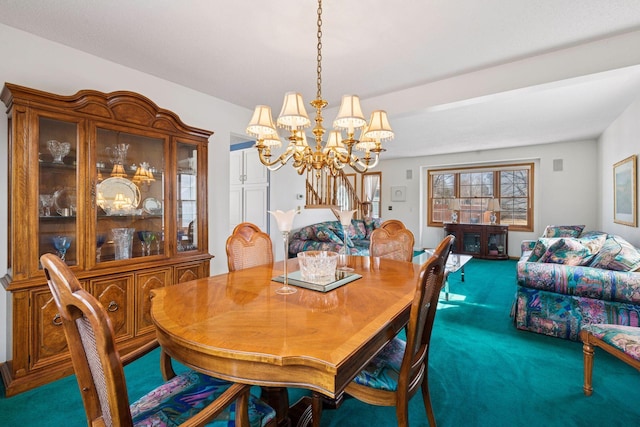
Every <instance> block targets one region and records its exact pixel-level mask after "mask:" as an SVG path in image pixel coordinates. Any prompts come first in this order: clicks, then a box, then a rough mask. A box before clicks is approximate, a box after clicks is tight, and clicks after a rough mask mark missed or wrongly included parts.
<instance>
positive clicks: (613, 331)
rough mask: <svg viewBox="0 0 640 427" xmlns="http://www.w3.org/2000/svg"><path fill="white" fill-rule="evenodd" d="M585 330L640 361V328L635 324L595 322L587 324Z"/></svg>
mask: <svg viewBox="0 0 640 427" xmlns="http://www.w3.org/2000/svg"><path fill="white" fill-rule="evenodd" d="M583 329H584V330H586V331H589V332H591V333H592V334H593V336H594V337H596V338H598V339H601V340H602V341H604V342H606V343H607V344H610V345H612V346H614V347H616V348H617V349H619V350H621V351H622V352H624V353H626V354H628V355H629V356H631V357H632V358H634V359H635V360H638V361H640V328H638V327H635V326H620V325H606V324H595V325H586V326H585V327H584V328H583Z"/></svg>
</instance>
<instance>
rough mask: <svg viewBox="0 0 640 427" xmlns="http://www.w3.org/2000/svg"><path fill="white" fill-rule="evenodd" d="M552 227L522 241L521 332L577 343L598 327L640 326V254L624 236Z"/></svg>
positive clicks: (516, 310)
mask: <svg viewBox="0 0 640 427" xmlns="http://www.w3.org/2000/svg"><path fill="white" fill-rule="evenodd" d="M582 228H583V226H549V227H547V229H546V230H545V234H544V235H543V237H541V238H539V239H538V240H537V241H533V240H532V241H529V240H526V241H523V242H522V245H521V249H522V256H521V257H520V260H519V261H518V264H517V274H516V276H517V290H516V300H515V303H514V307H513V308H514V313H513V314H514V322H515V325H516V327H517V328H518V329H522V330H527V331H532V332H537V333H540V334H546V335H551V336H555V337H559V338H565V339H570V340H574V341H577V340H578V339H579V336H578V334H579V333H580V328H581V327H582V326H583V325H587V324H594V323H608V324H616V325H626V326H640V251H639V250H638V249H637V248H635V247H633V246H632V245H631V244H630V243H628V242H627V241H626V240H624V239H623V238H622V237H620V236H616V235H611V234H606V233H603V232H599V231H590V232H582Z"/></svg>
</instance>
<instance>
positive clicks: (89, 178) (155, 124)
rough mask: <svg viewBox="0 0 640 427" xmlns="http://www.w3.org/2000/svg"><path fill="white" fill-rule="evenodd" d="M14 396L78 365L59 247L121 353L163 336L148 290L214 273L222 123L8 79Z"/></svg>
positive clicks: (124, 98) (6, 377)
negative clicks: (216, 137)
mask: <svg viewBox="0 0 640 427" xmlns="http://www.w3.org/2000/svg"><path fill="white" fill-rule="evenodd" d="M0 98H1V99H2V101H3V102H4V103H5V105H6V106H7V116H8V120H9V127H8V129H9V136H8V140H9V169H10V170H9V197H8V209H9V230H8V236H9V260H8V267H9V269H8V274H7V275H6V276H5V277H3V278H2V279H0V280H1V281H2V285H3V286H4V288H5V289H6V290H7V291H8V292H9V293H10V304H11V310H12V313H11V322H12V324H11V329H10V330H11V332H10V334H11V337H10V340H11V344H10V348H11V360H8V361H7V363H5V364H4V365H2V367H1V370H0V371H1V373H2V379H3V381H4V384H5V388H6V394H7V396H12V395H15V394H17V393H20V392H23V391H25V390H28V389H31V388H34V387H36V386H39V385H42V384H45V383H47V382H50V381H53V380H55V379H58V378H60V377H62V376H65V375H68V374H70V373H72V372H73V368H72V366H71V362H70V359H69V356H68V351H67V345H66V340H65V336H64V331H63V329H62V325H61V323H60V319H59V315H58V313H57V310H56V307H55V304H54V302H53V300H52V297H51V294H50V292H49V289H48V287H47V284H46V279H45V276H44V273H43V270H42V267H41V265H40V262H39V259H40V256H41V255H42V254H44V253H57V254H58V256H60V257H61V258H63V259H64V260H65V262H66V263H67V264H68V265H69V266H70V267H71V269H72V270H73V271H74V273H75V274H76V276H77V277H78V279H79V280H80V282H81V284H82V286H84V288H85V289H87V290H88V291H89V292H91V293H92V294H93V295H94V296H96V297H97V298H98V300H100V302H101V303H102V304H103V306H104V307H105V308H106V309H107V310H108V312H109V315H110V317H111V321H112V325H113V328H114V330H115V333H116V336H117V341H118V349H119V351H120V352H121V353H122V354H125V353H128V352H130V351H133V350H135V349H136V348H139V347H140V346H141V345H142V344H144V343H147V342H149V341H150V340H151V339H153V338H154V337H155V331H154V327H153V324H152V323H151V319H150V317H149V316H150V314H149V309H150V291H151V290H152V289H154V288H158V287H162V286H168V285H174V284H177V283H180V282H183V281H187V280H191V279H195V278H199V277H205V276H208V275H209V263H210V260H211V258H212V257H211V255H209V253H208V247H207V241H208V229H207V192H206V183H207V143H208V139H209V137H210V136H211V134H212V132H209V131H206V130H202V129H196V128H193V127H190V126H187V125H185V124H184V123H182V121H181V120H180V119H179V118H178V116H177V115H176V114H174V113H172V112H171V111H167V110H164V109H161V108H159V107H158V106H156V105H155V104H154V103H153V102H152V101H150V100H149V99H147V98H145V97H144V96H141V95H138V94H136V93H132V92H124V91H122V92H112V93H101V92H97V91H92V90H83V91H80V92H78V93H76V94H75V95H71V96H60V95H54V94H50V93H46V92H41V91H38V90H34V89H29V88H25V87H21V86H17V85H13V84H9V83H7V84H6V85H5V87H4V89H3V91H2V93H1V94H0Z"/></svg>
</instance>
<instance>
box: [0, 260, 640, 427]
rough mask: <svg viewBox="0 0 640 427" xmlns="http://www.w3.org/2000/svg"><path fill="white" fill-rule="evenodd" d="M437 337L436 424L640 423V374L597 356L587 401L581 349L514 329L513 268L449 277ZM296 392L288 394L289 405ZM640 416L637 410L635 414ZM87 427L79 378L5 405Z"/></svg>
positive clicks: (146, 368) (495, 266)
mask: <svg viewBox="0 0 640 427" xmlns="http://www.w3.org/2000/svg"><path fill="white" fill-rule="evenodd" d="M449 280H450V286H451V293H452V294H451V297H450V300H449V301H448V302H446V301H441V302H440V305H439V311H438V315H437V317H436V322H435V326H434V331H433V337H432V342H431V345H432V348H431V353H430V364H429V365H430V366H429V369H430V371H429V375H430V377H429V384H430V389H431V396H432V400H433V406H434V410H435V414H436V420H437V422H438V426H440V427H447V426H451V427H453V426H456V427H458V426H510V427H511V426H545V427H547V426H563V427H569V426H632V425H639V424H640V409H639V408H637V407H635V406H634V404H633V403H632V402H634V401H637V399H640V387H639V386H640V374H639V373H638V372H637V371H635V370H634V369H633V368H631V367H629V366H628V365H626V364H624V363H622V362H620V361H619V360H617V359H615V358H613V357H611V356H609V355H608V354H606V353H604V352H602V351H601V350H600V349H596V358H595V368H594V383H593V385H594V394H593V396H591V397H586V396H584V395H583V393H582V380H583V377H582V345H581V343H577V342H570V341H565V340H561V339H558V338H552V337H546V336H542V335H538V334H534V333H530V332H523V331H518V330H516V329H515V327H514V326H513V324H512V319H511V318H510V317H509V312H510V309H511V302H512V300H513V295H514V293H515V261H484V260H475V259H474V260H472V261H470V262H469V263H468V264H467V265H466V266H465V281H464V282H461V281H460V273H459V272H458V273H455V274H453V275H452V276H451V277H450V279H449ZM158 363H159V362H158V351H155V352H154V353H152V354H150V355H148V356H146V357H144V358H142V359H140V360H139V361H137V362H134V363H133V364H131V365H130V366H128V367H127V368H126V369H125V374H126V375H127V381H128V387H129V390H130V391H129V397H130V399H131V400H135V399H136V398H138V397H139V396H140V395H141V394H142V393H143V392H145V391H147V390H149V389H150V388H151V387H153V386H155V385H157V384H159V383H160V382H161V376H160V372H159V367H158ZM299 395H300V392H298V391H295V390H293V391H292V401H293V400H294V399H295V398H296V397H297V396H299ZM634 408H636V409H634ZM395 420H396V418H395V411H394V409H393V408H383V407H373V406H369V405H365V404H363V403H361V402H358V401H357V400H355V399H351V398H347V399H346V400H345V402H344V403H343V405H342V406H341V407H340V408H339V409H338V410H325V411H324V413H323V418H322V425H323V426H332V427H343V426H367V427H375V426H394V425H395V424H396V421H395ZM83 425H86V422H85V418H84V410H83V409H82V402H81V400H80V396H79V392H78V388H77V384H76V382H75V378H74V377H69V378H64V379H62V380H60V381H56V382H54V383H52V384H48V385H46V386H43V387H40V388H38V389H36V390H32V391H29V392H26V393H23V394H20V395H18V396H14V397H11V398H9V399H6V398H0V426H8V427H28V426H64V427H75V426H83ZM410 425H411V427H421V426H428V423H427V420H426V414H425V412H424V408H423V406H422V397H421V396H419V395H416V396H415V397H414V398H413V399H412V400H411V402H410Z"/></svg>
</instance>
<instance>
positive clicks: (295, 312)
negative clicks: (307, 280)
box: [151, 256, 420, 421]
mask: <svg viewBox="0 0 640 427" xmlns="http://www.w3.org/2000/svg"><path fill="white" fill-rule="evenodd" d="M343 261H344V260H343ZM346 262H347V264H348V265H349V266H350V267H352V268H353V269H354V272H355V273H357V274H359V275H361V276H362V277H361V278H359V279H357V280H355V281H352V282H350V283H347V284H345V285H343V286H340V287H339V288H337V289H334V290H331V291H329V292H326V293H324V292H318V291H314V290H309V289H304V288H300V287H297V288H296V289H297V292H295V293H293V294H289V295H281V294H278V293H276V289H278V288H279V287H281V286H282V283H278V282H275V281H272V278H274V277H275V276H278V275H281V274H283V267H284V264H283V262H278V263H275V264H270V265H265V266H259V267H253V268H249V269H245V270H240V271H235V272H230V273H226V274H221V275H217V276H212V277H207V278H202V279H197V280H194V281H191V282H186V283H181V284H179V285H174V286H167V287H164V288H159V289H155V290H153V292H152V300H151V318H152V321H153V323H154V324H155V326H156V328H157V337H158V341H159V343H160V345H161V346H162V349H163V350H164V351H165V352H166V353H167V354H168V355H169V356H171V358H173V359H175V360H177V361H179V362H181V363H183V364H184V365H186V366H189V367H190V368H192V369H195V370H197V371H200V372H203V373H206V374H209V375H212V376H215V377H219V378H223V379H226V380H229V381H233V382H239V383H245V384H252V385H260V386H265V387H267V390H271V391H273V390H279V394H278V397H276V400H277V399H280V401H279V402H273V400H274V397H273V396H271V397H270V400H271V401H270V402H269V403H270V404H271V403H273V404H274V405H275V406H276V410H277V411H278V420H280V421H282V420H283V419H286V417H287V414H286V409H287V407H288V400H286V399H287V397H286V387H298V388H304V389H308V390H312V391H314V392H317V393H321V394H322V395H324V396H327V397H328V398H332V399H338V398H339V397H341V394H342V392H343V390H344V388H345V387H346V386H347V384H349V382H350V381H351V380H352V379H353V378H354V377H355V375H356V374H357V373H358V372H359V371H360V370H361V369H362V368H363V367H365V366H366V365H367V364H368V362H369V361H370V360H371V359H372V358H373V357H374V356H375V354H376V353H377V352H378V351H379V350H380V349H381V348H382V347H383V346H384V345H385V344H386V343H387V342H389V340H391V339H392V338H393V337H394V336H395V335H396V334H397V333H398V332H399V331H400V330H401V329H402V328H403V327H404V325H406V323H407V322H408V320H409V311H410V306H411V301H412V299H413V295H414V292H415V288H416V284H417V282H418V276H419V272H420V265H417V264H414V263H410V262H403V261H395V260H389V259H381V258H373V257H362V256H349V257H347V260H346ZM287 267H288V270H289V272H291V271H295V270H297V269H298V263H297V259H290V260H289V261H288V264H287ZM283 400H284V401H285V403H283ZM283 412H285V413H283Z"/></svg>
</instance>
